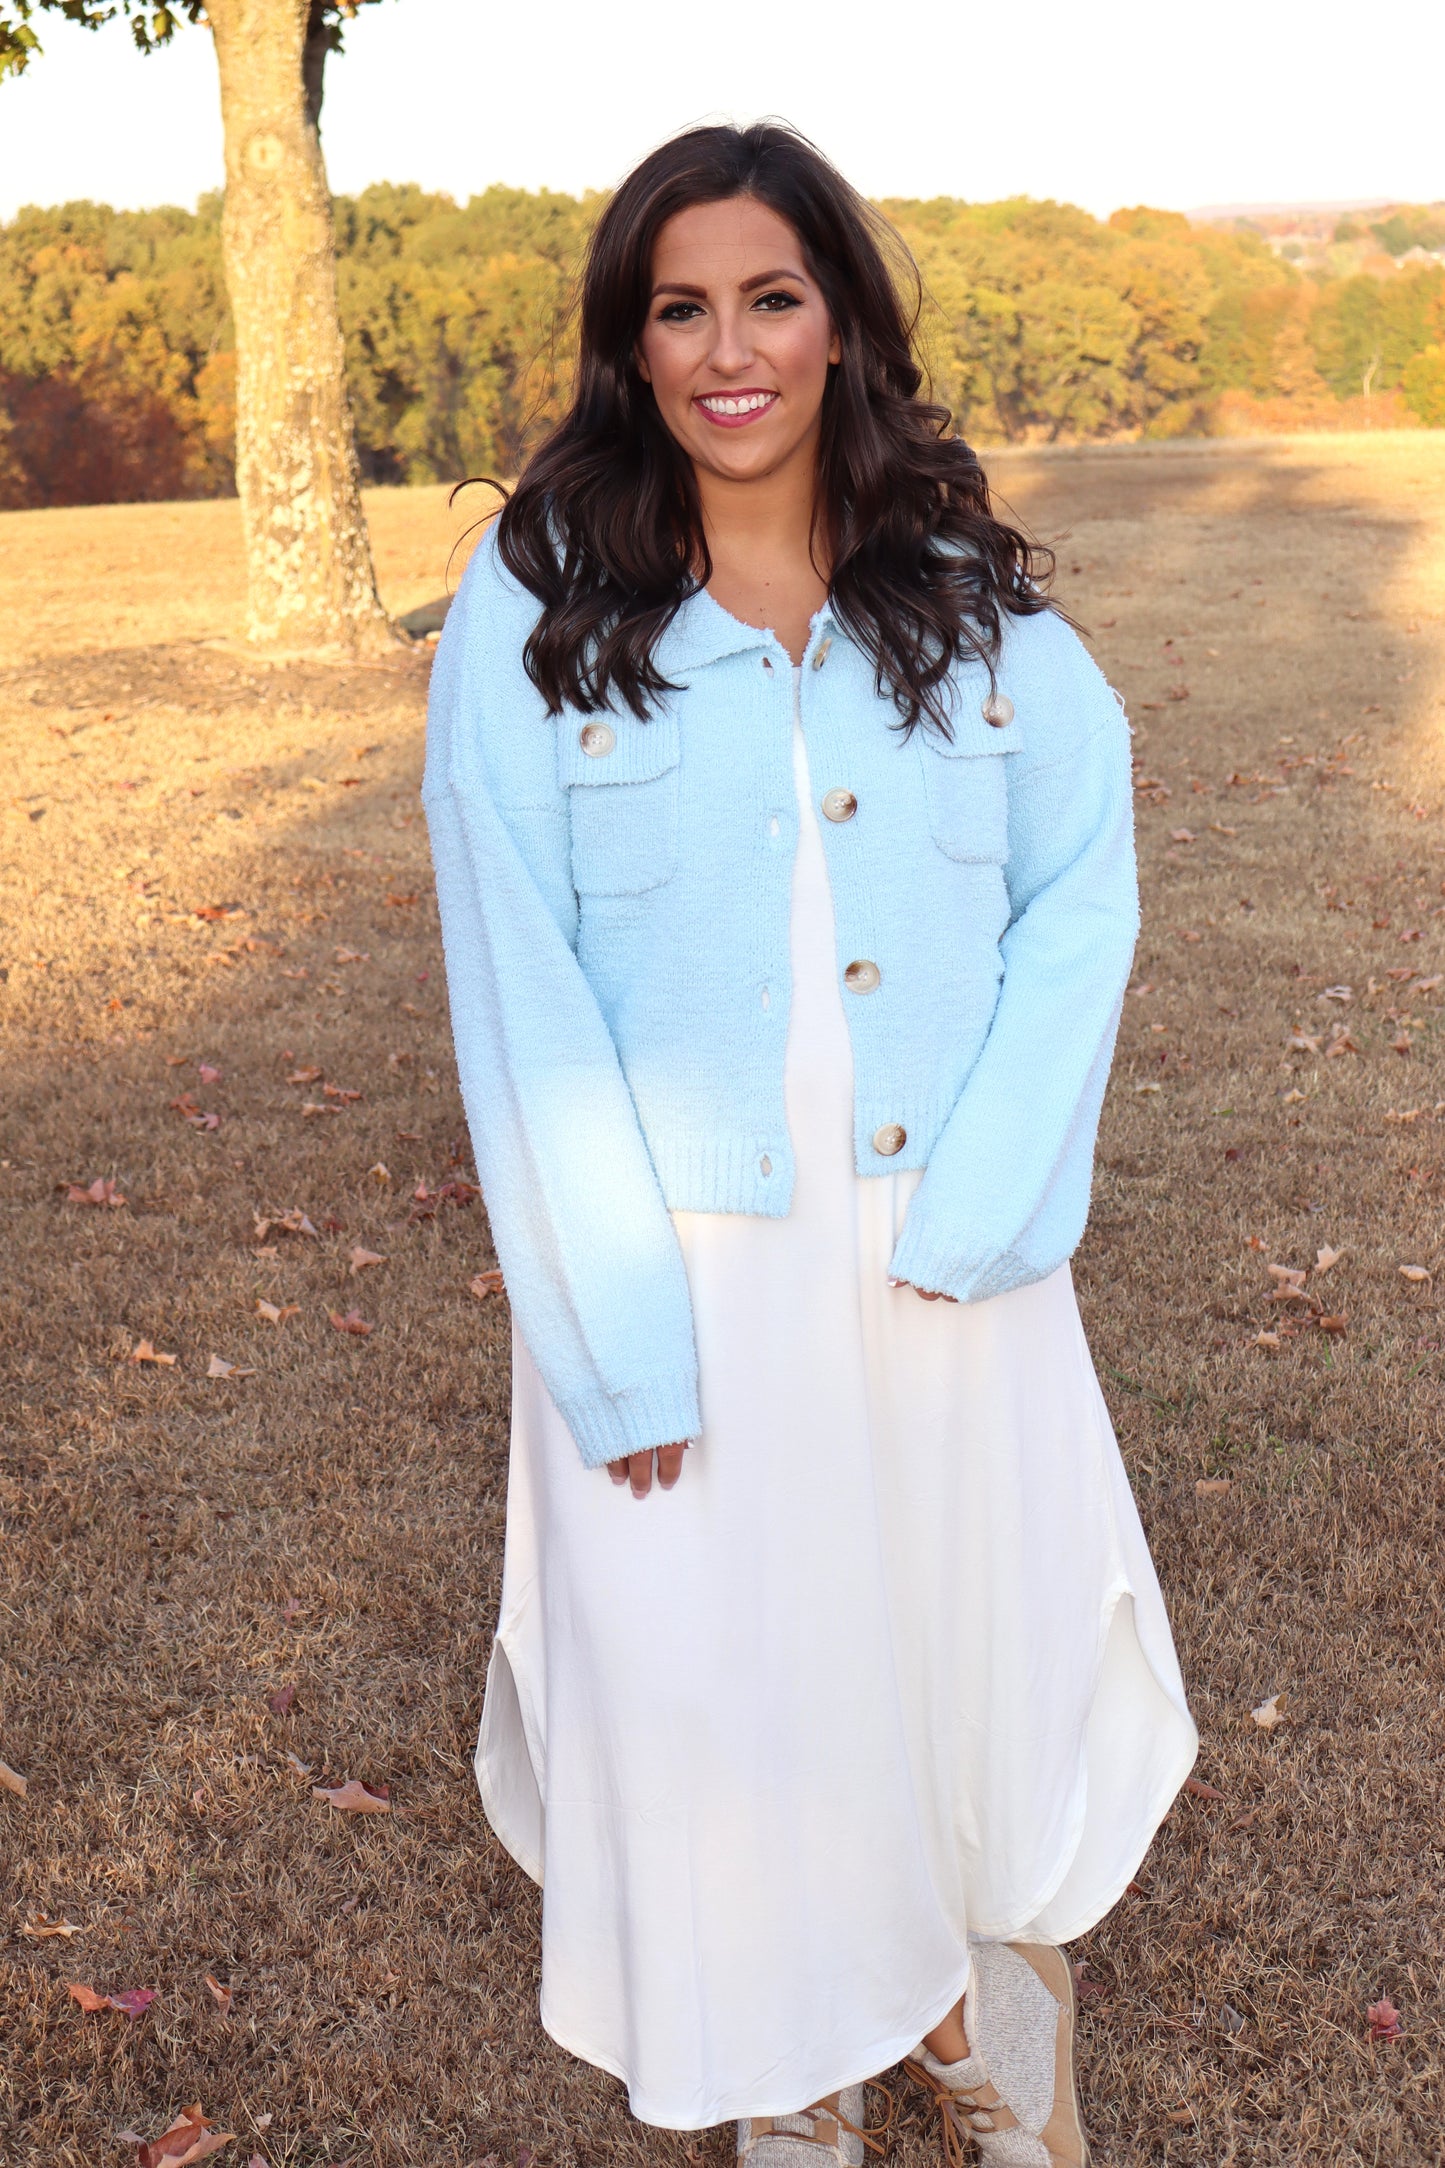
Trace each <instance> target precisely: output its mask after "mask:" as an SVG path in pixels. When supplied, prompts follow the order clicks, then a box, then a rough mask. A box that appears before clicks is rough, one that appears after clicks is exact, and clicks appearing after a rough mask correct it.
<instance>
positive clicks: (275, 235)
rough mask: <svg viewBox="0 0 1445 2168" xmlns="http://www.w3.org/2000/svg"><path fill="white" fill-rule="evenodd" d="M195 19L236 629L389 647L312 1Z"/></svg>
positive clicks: (219, 6) (281, 640)
mask: <svg viewBox="0 0 1445 2168" xmlns="http://www.w3.org/2000/svg"><path fill="white" fill-rule="evenodd" d="M206 12H207V16H208V18H209V21H210V25H211V31H212V34H213V36H214V38H215V41H216V60H217V64H218V67H219V71H220V78H221V119H222V126H223V129H224V133H225V146H226V206H225V216H224V220H223V223H222V248H223V252H224V259H225V270H226V286H227V290H228V292H229V294H230V299H231V313H232V316H233V318H234V321H235V327H236V410H237V411H236V487H237V490H238V491H239V494H240V498H241V516H242V521H243V524H244V527H245V534H246V574H247V631H248V633H249V634H250V637H251V638H252V639H253V640H259V641H264V642H268V643H271V644H273V645H279V646H285V647H293V648H318V647H320V648H344V649H348V650H350V651H351V652H353V653H356V652H365V651H373V650H377V649H381V648H383V647H386V646H388V645H390V644H391V641H392V637H393V636H392V634H391V631H390V628H389V626H388V624H387V620H386V617H385V614H384V612H383V610H382V607H381V604H380V602H379V601H378V599H377V593H376V579H375V575H374V574H373V571H372V566H371V547H370V543H369V541H368V539H367V532H366V520H365V517H364V515H363V513H362V509H361V479H360V473H359V470H358V468H357V463H356V443H355V437H354V433H353V429H352V421H351V407H350V402H349V401H348V399H347V395H346V369H345V349H344V346H343V341H342V336H341V320H340V314H339V311H338V308H337V299H336V237H335V232H334V229H333V225H332V218H331V195H330V191H329V189H328V187H327V183H326V167H325V164H324V162H323V160H322V156H321V137H320V134H319V132H318V129H317V126H316V114H317V112H319V109H320V87H321V84H320V68H319V67H318V65H317V60H318V57H320V58H324V55H321V56H318V55H317V54H315V53H310V54H308V51H307V45H308V39H307V32H308V28H309V26H310V21H311V15H312V12H313V10H312V7H311V5H310V0H208V5H207V11H206ZM308 60H309V62H310V66H309V68H308V66H307V62H308ZM308 77H309V78H310V80H308Z"/></svg>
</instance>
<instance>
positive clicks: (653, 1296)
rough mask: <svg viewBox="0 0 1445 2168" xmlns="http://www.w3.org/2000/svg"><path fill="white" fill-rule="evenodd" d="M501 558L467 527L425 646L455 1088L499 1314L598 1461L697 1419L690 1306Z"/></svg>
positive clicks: (690, 1429)
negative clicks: (577, 887) (445, 600)
mask: <svg viewBox="0 0 1445 2168" xmlns="http://www.w3.org/2000/svg"><path fill="white" fill-rule="evenodd" d="M500 577H501V575H500V574H499V572H498V570H497V568H496V566H495V564H494V562H493V552H492V549H491V547H490V545H489V543H483V544H481V545H479V546H478V549H477V550H476V552H475V553H474V558H473V562H472V564H471V565H470V566H469V567H468V570H467V574H466V577H465V578H464V579H463V582H462V585H461V587H460V589H459V591H458V594H457V598H456V601H455V602H454V603H453V606H452V609H451V611H450V612H449V613H448V617H447V622H446V626H445V629H444V631H443V634H442V639H441V643H440V645H439V647H438V650H437V656H436V663H435V668H434V671H433V677H432V689H431V696H430V701H429V705H428V713H427V745H426V766H425V772H424V777H423V783H422V802H423V804H424V806H425V808H426V816H427V825H428V830H429V834H430V839H431V850H432V859H433V864H434V867H435V872H436V885H437V901H438V906H439V909H440V914H441V927H442V943H443V949H444V953H445V958H446V974H447V990H448V994H449V998H450V1002H451V1016H452V1034H453V1039H454V1041H455V1046H456V1055H457V1067H458V1070H459V1073H460V1079H461V1089H462V1098H463V1102H464V1104H465V1107H466V1114H467V1124H468V1128H469V1130H470V1133H471V1139H472V1148H473V1151H474V1153H475V1156H476V1163H477V1170H478V1173H479V1176H480V1179H481V1185H482V1191H483V1195H484V1196H485V1198H486V1203H487V1210H488V1214H489V1216H490V1219H491V1225H492V1234H493V1238H494V1240H495V1243H496V1248H497V1256H498V1259H499V1261H500V1263H501V1266H502V1271H503V1274H504V1277H505V1279H506V1284H507V1291H508V1295H509V1297H510V1300H511V1304H512V1313H513V1318H514V1320H515V1323H516V1325H517V1328H518V1329H519V1331H520V1332H521V1334H522V1337H523V1339H524V1340H525V1341H526V1344H527V1346H528V1348H529V1350H530V1351H531V1354H532V1357H533V1360H534V1361H535V1362H536V1365H537V1368H538V1369H539V1371H540V1372H541V1374H542V1377H543V1379H544V1381H545V1383H546V1385H547V1389H548V1391H549V1392H550V1393H551V1395H552V1398H553V1400H554V1401H555V1403H556V1405H557V1408H558V1411H559V1413H560V1414H561V1416H562V1418H563V1420H564V1421H565V1422H566V1424H567V1426H568V1428H569V1429H570V1430H571V1432H572V1435H573V1437H574V1439H575V1440H576V1442H577V1446H578V1449H579V1451H580V1453H581V1456H582V1460H583V1462H584V1464H585V1465H586V1466H587V1467H598V1466H600V1465H601V1464H602V1463H603V1462H604V1461H608V1460H614V1459H617V1458H619V1457H620V1456H621V1455H623V1454H626V1453H635V1452H641V1451H643V1450H645V1449H646V1448H648V1447H650V1446H657V1445H666V1444H669V1443H672V1442H674V1441H676V1440H680V1439H683V1438H691V1437H694V1436H696V1434H697V1432H698V1430H699V1428H700V1423H699V1416H698V1385H697V1357H696V1352H695V1347H694V1337H693V1321H692V1307H691V1301H690V1298H689V1293H688V1284H687V1274H686V1270H685V1267H684V1264H683V1259H682V1253H681V1250H680V1248H679V1246H678V1241H677V1236H676V1232H675V1230H674V1228H673V1225H672V1222H671V1220H670V1219H669V1217H668V1212H667V1206H666V1204H665V1202H664V1199H663V1195H662V1191H661V1188H660V1186H659V1184H658V1180H657V1176H656V1173H655V1172H654V1170H653V1166H652V1162H651V1159H650V1157H649V1155H648V1150H647V1145H646V1143H645V1141H644V1138H643V1135H642V1130H641V1126H640V1124H639V1122H638V1118H637V1111H636V1108H635V1107H634V1105H633V1101H632V1095H631V1092H630V1091H629V1089H628V1085H627V1080H626V1078H625V1076H624V1075H623V1072H622V1067H621V1064H620V1062H619V1060H618V1057H617V1050H616V1047H615V1046H614V1044H613V1041H612V1037H611V1034H610V1032H609V1031H608V1029H607V1025H606V1021H605V1019H604V1018H603V1015H602V1013H601V1010H600V1009H599V1007H598V1004H597V1001H596V999H595V997H594V995H593V993H592V990H591V988H590V986H589V985H588V983H587V980H586V979H585V977H584V976H583V973H582V971H581V969H580V967H579V965H578V962H577V958H576V956H575V954H574V953H573V948H572V945H571V941H570V939H569V937H568V931H567V927H566V924H565V910H563V911H560V912H559V898H564V899H565V908H566V909H570V911H571V912H572V914H573V923H574V924H575V897H574V896H573V893H572V886H571V868H570V860H569V843H568V825H567V812H566V801H565V794H564V792H563V791H562V790H561V788H560V786H559V785H558V783H557V780H556V772H555V729H554V726H552V725H551V724H550V723H549V722H548V720H547V718H546V717H545V715H544V714H543V713H542V710H541V703H540V702H539V701H538V700H537V699H536V696H535V694H532V695H531V698H530V700H528V699H527V697H526V694H527V693H529V692H530V687H529V686H527V684H526V680H525V678H524V677H523V676H522V673H521V671H520V667H519V655H520V647H521V640H522V638H523V637H525V632H526V629H527V628H526V627H523V628H522V631H521V635H520V636H518V635H517V634H516V628H515V626H513V625H512V624H511V623H510V622H508V623H506V624H501V623H498V622H497V620H498V619H499V618H502V617H503V616H504V615H505V617H506V618H507V619H508V620H510V619H511V618H514V617H515V615H516V612H515V610H509V611H506V612H505V613H504V612H502V611H499V610H495V609H494V608H493V607H492V605H493V603H494V601H495V599H496V596H497V593H498V588H499V581H500ZM513 648H515V649H516V650H517V652H516V653H513V652H512V649H513ZM529 733H530V734H532V735H531V736H530V737H529V736H528V735H527V734H529ZM499 777H500V779H501V781H500V788H499V783H498V779H499ZM499 796H501V797H503V798H505V799H507V800H508V801H509V803H508V804H507V805H506V806H504V805H503V804H500V803H499V802H498V798H499ZM513 800H521V801H522V803H521V804H520V805H514V804H512V803H510V801H513Z"/></svg>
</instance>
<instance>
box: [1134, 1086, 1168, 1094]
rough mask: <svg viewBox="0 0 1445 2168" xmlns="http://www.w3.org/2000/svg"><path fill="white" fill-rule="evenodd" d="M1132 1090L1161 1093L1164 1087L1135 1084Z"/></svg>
mask: <svg viewBox="0 0 1445 2168" xmlns="http://www.w3.org/2000/svg"><path fill="white" fill-rule="evenodd" d="M1134 1089H1135V1091H1136V1092H1162V1091H1163V1089H1164V1086H1163V1085H1162V1084H1136V1085H1135V1086H1134Z"/></svg>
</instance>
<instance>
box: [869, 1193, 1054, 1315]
mask: <svg viewBox="0 0 1445 2168" xmlns="http://www.w3.org/2000/svg"><path fill="white" fill-rule="evenodd" d="M1062 1262H1063V1259H1062V1258H1055V1260H1054V1262H1053V1264H1048V1265H1035V1264H1031V1263H1030V1262H1029V1261H1028V1260H1027V1259H1026V1258H1023V1257H1020V1256H1019V1255H1018V1253H1017V1251H1015V1250H980V1249H972V1250H970V1249H968V1248H966V1247H960V1246H959V1245H958V1244H957V1243H944V1242H941V1241H940V1240H939V1239H938V1238H937V1236H936V1235H935V1234H933V1233H932V1232H931V1230H929V1229H927V1228H925V1227H922V1226H915V1225H914V1223H913V1219H912V1216H911V1215H910V1216H909V1217H908V1218H907V1219H905V1220H904V1222H903V1232H902V1234H900V1236H899V1237H898V1241H897V1244H896V1246H895V1248H894V1251H893V1256H892V1258H891V1259H890V1261H889V1266H888V1274H889V1278H890V1279H894V1280H906V1281H907V1282H908V1284H909V1286H910V1287H919V1288H923V1289H924V1290H925V1291H926V1292H927V1293H928V1294H931V1295H952V1296H953V1298H954V1300H955V1301H956V1302H987V1301H988V1300H989V1299H990V1297H991V1296H994V1295H1011V1294H1012V1293H1013V1291H1014V1289H1015V1288H1016V1287H1030V1286H1032V1284H1033V1283H1034V1281H1035V1280H1043V1279H1047V1277H1048V1275H1049V1274H1050V1273H1051V1272H1052V1271H1053V1270H1054V1268H1055V1266H1056V1265H1059V1264H1062Z"/></svg>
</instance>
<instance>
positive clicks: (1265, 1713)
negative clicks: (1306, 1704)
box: [1249, 1694, 1284, 1731]
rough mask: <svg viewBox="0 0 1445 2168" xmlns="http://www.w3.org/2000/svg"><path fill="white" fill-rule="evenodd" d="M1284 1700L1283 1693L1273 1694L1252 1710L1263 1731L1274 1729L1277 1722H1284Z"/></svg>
mask: <svg viewBox="0 0 1445 2168" xmlns="http://www.w3.org/2000/svg"><path fill="white" fill-rule="evenodd" d="M1283 1702H1284V1695H1283V1694H1271V1695H1270V1697H1269V1699H1268V1701H1262V1702H1261V1703H1260V1705H1259V1707H1258V1708H1257V1709H1251V1710H1250V1712H1249V1713H1250V1715H1251V1716H1252V1717H1253V1718H1254V1721H1255V1722H1256V1724H1258V1726H1259V1728H1260V1730H1261V1731H1273V1730H1274V1727H1275V1725H1276V1724H1282V1723H1283V1722H1284V1708H1283V1706H1282V1705H1283Z"/></svg>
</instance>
